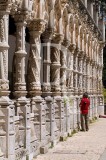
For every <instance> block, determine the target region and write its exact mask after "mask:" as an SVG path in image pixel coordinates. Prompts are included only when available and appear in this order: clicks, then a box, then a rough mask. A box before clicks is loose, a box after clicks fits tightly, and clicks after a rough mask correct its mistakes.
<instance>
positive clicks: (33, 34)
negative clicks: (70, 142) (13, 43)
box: [28, 19, 48, 153]
mask: <svg viewBox="0 0 106 160" xmlns="http://www.w3.org/2000/svg"><path fill="white" fill-rule="evenodd" d="M28 28H29V31H30V54H29V60H28V91H29V96H30V97H32V103H33V104H34V105H33V108H34V109H33V110H34V117H36V116H37V117H36V118H35V119H34V133H35V134H36V135H37V140H36V139H35V140H36V146H35V147H36V149H37V150H39V148H40V152H41V153H45V152H46V151H47V146H46V144H47V143H48V141H47V132H46V114H45V113H46V112H45V111H46V104H45V102H44V101H43V99H42V98H41V94H42V92H41V78H40V71H41V57H40V54H41V42H40V36H41V34H42V32H43V31H44V29H45V21H44V20H42V19H34V20H33V21H31V22H30V23H29V25H28Z"/></svg>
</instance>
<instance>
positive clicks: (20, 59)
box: [13, 13, 27, 98]
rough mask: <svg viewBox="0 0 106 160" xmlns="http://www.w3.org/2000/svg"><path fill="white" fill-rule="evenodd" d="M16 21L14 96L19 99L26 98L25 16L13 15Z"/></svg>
mask: <svg viewBox="0 0 106 160" xmlns="http://www.w3.org/2000/svg"><path fill="white" fill-rule="evenodd" d="M15 21H16V52H15V55H14V59H13V64H14V75H13V78H14V95H15V97H17V98H19V97H21V96H26V93H27V92H26V82H25V57H26V54H27V53H26V50H25V27H26V21H25V15H24V13H23V14H19V15H18V14H17V15H15Z"/></svg>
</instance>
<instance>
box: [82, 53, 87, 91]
mask: <svg viewBox="0 0 106 160" xmlns="http://www.w3.org/2000/svg"><path fill="white" fill-rule="evenodd" d="M82 72H83V81H82V84H83V87H82V88H83V92H85V91H86V78H85V76H86V58H85V56H84V57H83V67H82Z"/></svg>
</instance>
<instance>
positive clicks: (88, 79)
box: [86, 58, 90, 93]
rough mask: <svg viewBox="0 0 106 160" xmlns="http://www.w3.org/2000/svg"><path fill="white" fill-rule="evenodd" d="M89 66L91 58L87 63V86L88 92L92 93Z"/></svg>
mask: <svg viewBox="0 0 106 160" xmlns="http://www.w3.org/2000/svg"><path fill="white" fill-rule="evenodd" d="M89 65H90V61H89V58H88V59H87V63H86V72H87V74H86V84H87V92H88V93H90V86H89V83H90V82H89V81H90V76H89V70H90V68H89Z"/></svg>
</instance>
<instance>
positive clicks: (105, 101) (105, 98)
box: [103, 88, 106, 103]
mask: <svg viewBox="0 0 106 160" xmlns="http://www.w3.org/2000/svg"><path fill="white" fill-rule="evenodd" d="M103 96H104V103H106V88H104V89H103Z"/></svg>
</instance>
